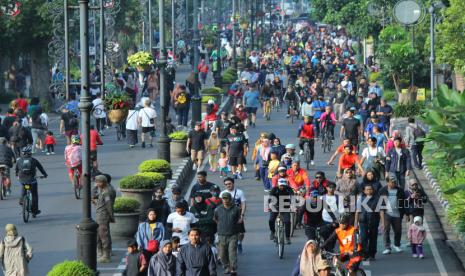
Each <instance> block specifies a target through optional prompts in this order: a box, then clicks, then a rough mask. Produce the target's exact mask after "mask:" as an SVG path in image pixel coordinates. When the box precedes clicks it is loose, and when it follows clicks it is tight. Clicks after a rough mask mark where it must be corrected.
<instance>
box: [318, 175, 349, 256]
mask: <svg viewBox="0 0 465 276" xmlns="http://www.w3.org/2000/svg"><path fill="white" fill-rule="evenodd" d="M335 191H336V183H334V182H331V181H330V182H328V185H327V186H326V194H324V195H323V196H321V201H322V202H323V204H324V208H323V212H322V217H323V221H324V223H325V229H324V230H323V231H322V236H323V238H324V239H325V240H327V239H328V238H329V236H330V235H331V233H333V232H334V229H336V227H337V223H338V221H339V218H340V216H341V215H342V214H343V213H344V203H343V202H342V200H343V197H339V195H337V194H335ZM335 244H336V240H334V241H332V242H330V243H328V244H327V246H326V247H325V249H326V250H328V251H330V252H332V251H333V249H334V246H335Z"/></svg>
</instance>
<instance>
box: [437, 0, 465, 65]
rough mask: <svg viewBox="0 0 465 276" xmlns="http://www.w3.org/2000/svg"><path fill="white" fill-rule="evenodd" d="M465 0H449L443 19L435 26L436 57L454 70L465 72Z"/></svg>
mask: <svg viewBox="0 0 465 276" xmlns="http://www.w3.org/2000/svg"><path fill="white" fill-rule="evenodd" d="M464 10H465V1H463V0H451V1H450V7H449V8H447V9H445V10H444V20H443V22H442V23H441V24H439V25H438V26H437V28H438V32H437V44H436V49H437V58H438V62H440V63H446V64H449V65H451V66H452V67H453V69H454V70H455V71H459V72H462V73H464V72H465V36H464V28H465V16H463V11H464Z"/></svg>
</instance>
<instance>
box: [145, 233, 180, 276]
mask: <svg viewBox="0 0 465 276" xmlns="http://www.w3.org/2000/svg"><path fill="white" fill-rule="evenodd" d="M148 276H176V257H175V256H174V255H173V246H172V244H171V241H170V240H164V241H162V242H161V244H160V251H159V252H158V253H157V254H155V255H154V256H153V257H152V259H150V264H149V271H148Z"/></svg>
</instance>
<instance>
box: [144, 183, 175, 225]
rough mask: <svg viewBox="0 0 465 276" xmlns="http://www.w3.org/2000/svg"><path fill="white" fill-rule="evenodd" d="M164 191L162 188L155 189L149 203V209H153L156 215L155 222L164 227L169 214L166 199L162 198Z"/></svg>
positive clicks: (169, 210)
mask: <svg viewBox="0 0 465 276" xmlns="http://www.w3.org/2000/svg"><path fill="white" fill-rule="evenodd" d="M164 195H165V191H164V190H163V187H156V188H155V192H154V193H153V200H152V201H151V202H150V205H149V208H151V209H153V210H154V211H155V213H156V218H155V220H156V222H161V223H163V225H166V220H167V219H168V216H169V215H170V213H171V209H170V206H169V204H168V199H167V198H165V197H164Z"/></svg>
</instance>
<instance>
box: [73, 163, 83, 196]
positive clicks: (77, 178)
mask: <svg viewBox="0 0 465 276" xmlns="http://www.w3.org/2000/svg"><path fill="white" fill-rule="evenodd" d="M72 170H73V190H74V196H75V197H76V199H80V198H81V190H82V185H81V174H80V173H79V170H78V169H77V167H74V168H72Z"/></svg>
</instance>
